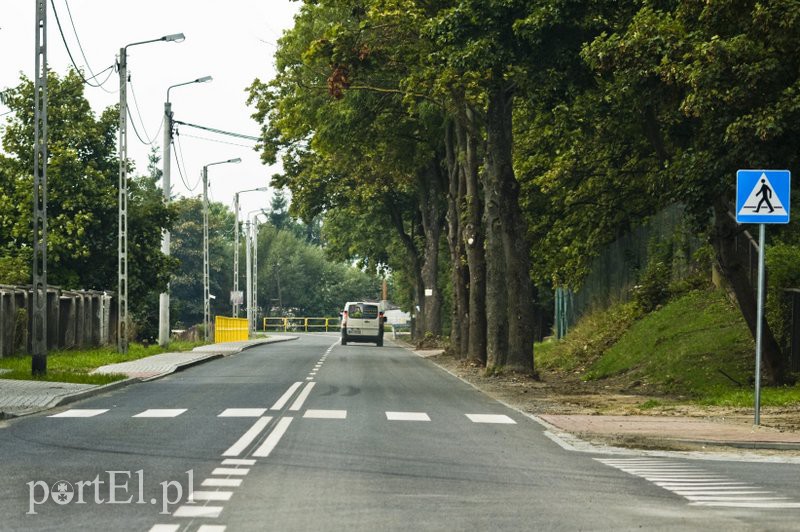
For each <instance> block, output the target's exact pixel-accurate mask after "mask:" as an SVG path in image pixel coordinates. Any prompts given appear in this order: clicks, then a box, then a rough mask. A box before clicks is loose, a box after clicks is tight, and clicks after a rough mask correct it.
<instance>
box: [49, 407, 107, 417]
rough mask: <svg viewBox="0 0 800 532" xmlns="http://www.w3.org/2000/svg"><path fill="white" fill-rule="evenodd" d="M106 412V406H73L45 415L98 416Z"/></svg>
mask: <svg viewBox="0 0 800 532" xmlns="http://www.w3.org/2000/svg"><path fill="white" fill-rule="evenodd" d="M106 412H108V408H100V409H95V410H92V409H89V408H73V409H70V410H65V411H64V412H61V413H58V414H53V415H52V416H47V417H94V416H99V415H100V414H105V413H106Z"/></svg>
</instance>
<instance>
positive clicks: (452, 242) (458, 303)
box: [445, 121, 469, 358]
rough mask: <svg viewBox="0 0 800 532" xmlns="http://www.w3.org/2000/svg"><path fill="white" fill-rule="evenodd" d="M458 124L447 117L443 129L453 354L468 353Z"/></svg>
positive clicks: (466, 269) (467, 307) (466, 277)
mask: <svg viewBox="0 0 800 532" xmlns="http://www.w3.org/2000/svg"><path fill="white" fill-rule="evenodd" d="M456 127H457V126H456V125H455V123H454V122H452V121H450V122H449V123H448V124H447V126H446V130H445V147H446V157H447V176H448V194H447V243H448V245H449V247H450V262H451V271H450V278H451V282H452V286H453V304H452V307H453V308H452V311H451V313H450V349H451V351H452V352H453V354H454V355H455V357H456V358H464V357H466V356H467V349H468V347H469V301H468V291H469V290H468V287H467V283H468V282H469V277H468V276H469V272H468V268H467V265H466V258H465V257H464V252H465V250H464V243H463V241H462V240H461V225H462V224H461V210H460V204H461V202H462V199H463V196H464V193H465V187H466V185H465V184H464V173H463V172H462V167H461V165H460V164H459V162H458V157H457V154H458V146H457V145H456V135H455V132H454V129H455V128H456Z"/></svg>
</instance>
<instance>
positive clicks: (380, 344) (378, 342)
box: [375, 337, 383, 347]
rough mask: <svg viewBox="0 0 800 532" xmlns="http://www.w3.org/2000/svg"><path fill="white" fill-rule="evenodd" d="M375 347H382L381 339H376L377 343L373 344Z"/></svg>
mask: <svg viewBox="0 0 800 532" xmlns="http://www.w3.org/2000/svg"><path fill="white" fill-rule="evenodd" d="M375 345H376V346H378V347H383V337H381V338H378V341H377V342H375Z"/></svg>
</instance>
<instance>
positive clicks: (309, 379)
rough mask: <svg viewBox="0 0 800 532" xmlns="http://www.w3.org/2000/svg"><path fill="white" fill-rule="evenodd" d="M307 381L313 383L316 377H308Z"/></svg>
mask: <svg viewBox="0 0 800 532" xmlns="http://www.w3.org/2000/svg"><path fill="white" fill-rule="evenodd" d="M306 380H307V381H313V380H314V377H306Z"/></svg>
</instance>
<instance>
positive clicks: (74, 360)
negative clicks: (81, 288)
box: [0, 342, 203, 384]
mask: <svg viewBox="0 0 800 532" xmlns="http://www.w3.org/2000/svg"><path fill="white" fill-rule="evenodd" d="M199 345H203V342H171V343H170V344H169V346H168V347H167V348H164V347H161V346H149V347H144V346H143V345H141V344H130V345H129V347H128V352H127V353H126V354H124V355H123V354H120V353H117V351H116V348H113V347H108V346H106V347H98V348H94V349H85V350H61V351H52V352H50V353H48V354H47V375H45V376H43V377H33V376H32V375H31V356H30V355H21V356H13V357H6V358H0V369H5V370H8V371H7V372H3V373H2V374H0V378H3V379H18V380H38V381H46V382H71V383H77V384H109V383H111V382H116V381H118V380H122V379H124V378H125V375H119V374H112V375H92V374H90V372H91V371H92V370H94V369H96V368H99V367H100V366H105V365H106V364H116V363H118V362H129V361H131V360H138V359H140V358H144V357H148V356H151V355H157V354H159V353H166V352H170V353H171V352H176V351H189V350H191V349H193V348H195V347H197V346H199Z"/></svg>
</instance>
